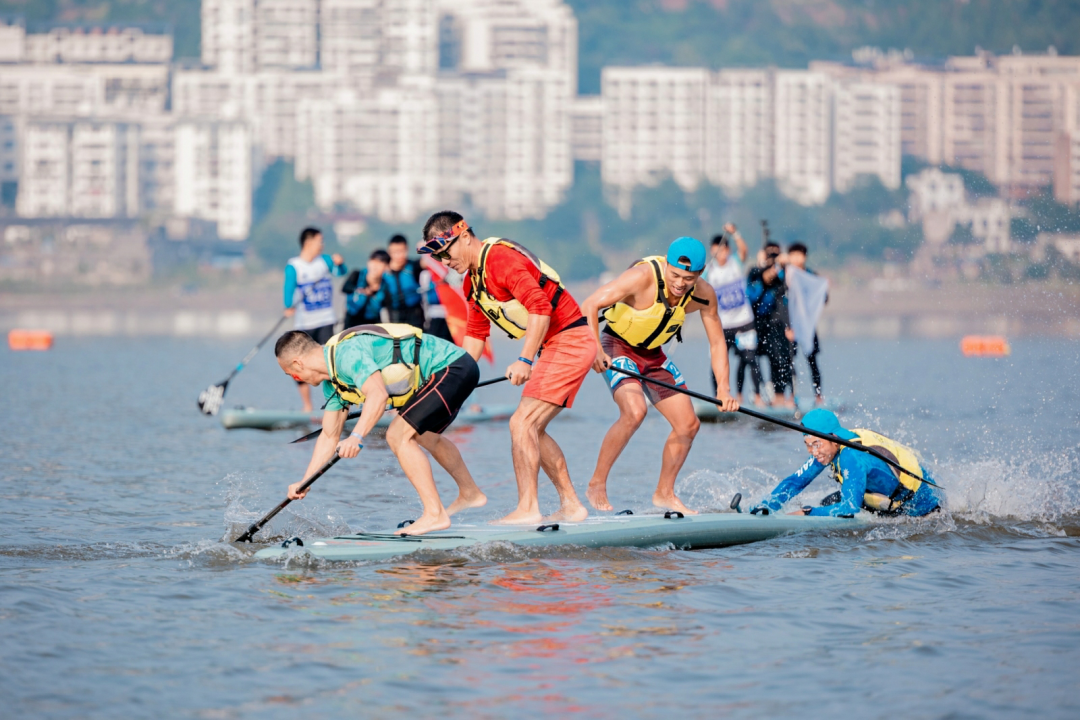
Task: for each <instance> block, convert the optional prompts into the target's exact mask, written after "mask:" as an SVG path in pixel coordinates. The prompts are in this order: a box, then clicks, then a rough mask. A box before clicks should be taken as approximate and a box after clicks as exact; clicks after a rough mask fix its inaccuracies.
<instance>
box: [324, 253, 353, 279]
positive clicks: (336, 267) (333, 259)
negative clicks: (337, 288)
mask: <svg viewBox="0 0 1080 720" xmlns="http://www.w3.org/2000/svg"><path fill="white" fill-rule="evenodd" d="M322 259H323V262H324V263H326V269H327V270H329V271H330V274H331V275H334V276H336V277H341V276H342V275H344V274H345V273H347V272H349V268H347V267H345V258H343V257H341V255H339V254H338V253H334V254H333V255H323V256H322Z"/></svg>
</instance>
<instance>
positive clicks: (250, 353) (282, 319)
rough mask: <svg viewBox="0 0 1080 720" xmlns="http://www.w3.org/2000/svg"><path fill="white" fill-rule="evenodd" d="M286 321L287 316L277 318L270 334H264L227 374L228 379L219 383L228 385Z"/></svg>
mask: <svg viewBox="0 0 1080 720" xmlns="http://www.w3.org/2000/svg"><path fill="white" fill-rule="evenodd" d="M286 319H288V316H287V315H282V316H281V317H279V318H278V321H277V322H276V323H274V327H272V328H270V332H268V333H266V335H264V336H263V339H262V340H260V341H259V344H258V345H256V346H255V347H253V348H251V350H249V351H248V354H247V355H245V356H244V359H243V360H241V361H240V364H239V365H237V366H236V367H235V368H233V371H232V372H231V373H229V377H227V378H225V381H224V382H223V383H221V384H222V385H228V384H229V381H230V380H232V379H233V378H234V377H236V374H237V373H238V372H240V371H241V370H243V369H244V367H245V366H246V365H247V364H248V363H249V362H251V358H253V357H255V354H256V353H258V352H259V351H260V350H262V346H263V345H265V344H266V341H267V340H269V339H270V338H272V337H273V336H274V333H276V332H277V331H278V328H279V327H281V323H283V322H285V320H286Z"/></svg>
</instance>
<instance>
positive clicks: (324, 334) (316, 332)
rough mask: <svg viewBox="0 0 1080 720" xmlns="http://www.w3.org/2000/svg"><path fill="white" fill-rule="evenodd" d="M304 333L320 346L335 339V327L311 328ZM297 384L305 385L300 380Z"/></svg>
mask: <svg viewBox="0 0 1080 720" xmlns="http://www.w3.org/2000/svg"><path fill="white" fill-rule="evenodd" d="M346 327H347V326H346ZM304 332H306V333H307V334H308V335H310V336H311V339H312V340H314V341H315V342H317V343H319V344H320V345H325V344H326V341H327V340H329V339H330V338H332V337H334V326H333V325H323V326H322V327H317V328H309V329H308V330H305V331H304ZM296 384H297V385H303V384H304V383H303V382H302V381H300V380H297V381H296Z"/></svg>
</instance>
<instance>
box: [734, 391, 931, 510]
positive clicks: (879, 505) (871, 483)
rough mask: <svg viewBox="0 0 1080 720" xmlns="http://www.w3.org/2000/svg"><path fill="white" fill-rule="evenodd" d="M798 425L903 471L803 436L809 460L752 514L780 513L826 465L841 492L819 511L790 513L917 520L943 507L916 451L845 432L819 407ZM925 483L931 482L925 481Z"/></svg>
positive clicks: (857, 432) (871, 433)
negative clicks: (859, 447)
mask: <svg viewBox="0 0 1080 720" xmlns="http://www.w3.org/2000/svg"><path fill="white" fill-rule="evenodd" d="M802 425H803V427H805V428H807V429H808V430H813V431H815V432H819V433H823V434H827V435H834V436H836V437H837V438H840V439H841V440H847V441H849V442H853V443H856V444H858V445H862V446H865V447H868V448H872V449H873V450H876V451H877V452H878V453H880V454H881V455H883V456H884V457H887V458H889V460H891V461H893V462H895V463H896V464H897V465H899V466H900V467H902V468H904V470H905V471H906V472H900V471H898V470H896V469H895V468H893V467H892V466H890V465H889V464H887V463H885V462H883V461H882V460H881V459H880V458H877V457H874V456H873V455H871V454H870V453H868V452H864V451H862V450H857V449H855V448H851V447H846V446H844V445H841V444H840V443H835V442H832V441H830V440H824V439H822V438H819V437H815V436H813V435H804V436H803V441H804V442H805V443H806V449H807V450H808V451H809V452H810V459H809V460H807V461H806V464H805V465H803V466H802V467H801V468H799V469H798V470H796V471H795V473H794V474H792V475H789V476H787V477H786V478H784V479H783V480H781V481H780V484H779V485H777V486H776V489H775V490H773V491H772V494H771V495H769V497H767V498H765V499H764V500H762V501H761V502H760V503H759V504H758V505H757V507H755V508H754V509H753V510H751V511H750V512H752V513H754V514H757V513H764V514H766V515H768V514H769V513H770V512H778V511H779V510H780V508H781V507H782V506H783V504H784V503H786V502H787V501H788V500H791V498H793V497H795V496H796V495H798V494H799V493H800V492H802V491H803V490H804V489H805V488H806V486H807V485H809V484H810V482H811V481H812V480H813V479H814V478H816V477H817V476H818V475H819V474H820V473H821V471H822V470H824V469H825V468H826V467H828V468H829V470H830V471H831V473H832V477H833V479H834V480H836V482H838V483H840V490H839V491H838V492H835V493H832V494H831V495H829V496H827V497H826V498H825V499H824V500H822V503H821V507H811V506H809V505H807V506H804V507H803V508H802V509H801V510H797V511H795V512H793V513H791V514H792V515H831V516H834V517H850V516H852V515H854V514H855V513H857V512H859V511H860V510H869V511H870V512H874V513H880V514H882V515H911V516H915V517H920V516H923V515H929V514H930V513H932V512H934V511H935V510H939V509H940V508H941V499H940V498H939V497H938V495H937V493H936V492H935V491H934V488H933V486H932V485H931V484H930V483H933V482H934V478H933V476H931V475H930V471H929V470H927V469H926V468H925V467H923V466H922V464H921V463H920V462H919V457H918V455H917V454H916V453H915V451H914V450H912V449H911V448H909V447H907V446H906V445H902V444H900V443H898V442H896V441H895V440H891V439H889V438H887V437H885V436H884V435H881V434H879V433H876V432H874V431H872V430H860V429H855V430H848V429H846V428H844V427H843V426H842V425H841V424H840V420H839V419H838V418H837V417H836V415H835V414H834V413H832V412H830V411H828V410H825V409H823V408H818V409H816V410H811V411H810V412H808V413H806V415H805V416H804V417H803V420H802ZM923 479H926V480H928V481H929V482H923V481H922V480H923Z"/></svg>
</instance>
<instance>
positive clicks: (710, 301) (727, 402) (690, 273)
mask: <svg viewBox="0 0 1080 720" xmlns="http://www.w3.org/2000/svg"><path fill="white" fill-rule="evenodd" d="M705 257H706V253H705V246H704V245H702V244H701V243H700V242H699V241H697V240H695V239H694V238H691V237H681V238H678V239H677V240H675V242H673V243H671V246H670V247H669V248H668V252H667V256H666V257H664V256H660V255H656V256H651V257H647V258H644V259H642V260H639V261H638V262H636V263H634V264H633V265H632V266H631V267H630V269H629V270H627V271H626V272H624V273H623V274H622V275H620V276H619V277H617V278H615V279H614V280H612V281H611V282H609V283H607V284H606V285H603V286H601V287H600V288H599V289H598V290H597V291H596V292H594V293H593V294H592V295H590V296H589V298H588V299H587V300H585V302H583V303H582V304H581V311H582V313H584V315H585V318H586V319H587V320H588V321H589V326H590V327H591V328H592V332H593V335H594V337H595V338H596V361H595V362H594V363H593V370H595V371H596V372H598V373H604V374H605V375H604V376H605V378H606V379H607V383H608V387H609V388H610V389H611V394H612V397H613V398H614V399H615V404H616V405H618V406H619V419H618V420H616V421H615V424H614V425H612V426H611V429H610V430H608V432H607V435H605V436H604V442H603V444H602V445H601V446H600V456H599V458H598V459H597V461H596V470H594V471H593V476H592V479H591V480H590V481H589V489H588V491H587V492H586V497H587V498H588V499H589V502H590V503H591V504H592V506H593V507H594V508H596V509H597V510H611V509H612V507H611V503H610V502H608V496H607V479H608V474H609V473H610V472H611V468H612V466H613V465H614V464H615V461H616V460H617V459H618V458H619V455H620V454H622V451H623V450H624V449H625V448H626V446H627V444H629V442H630V439H631V438H632V437H633V436H634V433H635V432H636V431H637V429H638V427H640V426H641V423H642V421H643V420H644V419H645V413H646V412H647V411H648V404H647V401H646V398H647V399H648V402H651V403H652V404H653V406H654V407H655V408H656V409H657V410H659V411H660V413H661V414H662V415H663V416H664V417H665V418H666V419H667V421H668V422H669V423H671V434H670V435H668V438H667V442H666V443H665V444H664V453H663V459H662V461H661V466H660V480H659V482H658V483H657V486H656V492H655V493H654V494H653V498H652V500H653V504H654V505H656V506H657V507H661V508H664V509H667V510H677V511H679V512H683V513H692V512H693V511H692V510H689V509H687V507H686V506H685V505H683V503H682V501H681V500H679V498H678V497H676V496H675V478H676V477H677V476H678V474H679V470H680V469H682V466H683V463H684V462H686V457H687V455H689V453H690V446H691V444H692V443H693V442H694V436H695V435H697V431H698V426H699V424H700V423H699V422H698V419H697V415H696V414H695V413H694V406H693V405H692V404H691V402H690V397H689V396H687V395H685V394H683V393H680V392H676V391H675V390H671V389H669V388H665V387H661V386H659V385H654V384H652V383H647V382H644V381H642V380H638V379H637V378H632V377H630V376H628V375H624V374H622V373H620V372H618V371H617V370H615V369H614V368H621V369H624V370H629V371H631V372H634V373H638V374H640V375H643V376H645V377H648V378H652V379H654V380H659V381H661V382H665V383H668V384H670V385H676V386H683V387H685V385H686V383H685V381H684V380H683V376H682V373H681V372H679V368H677V367H675V364H674V363H673V362H671V360H669V359H668V358H667V355H665V354H664V349H663V346H664V344H665V343H667V342H669V341H670V340H672V339H677V340H679V341H680V342H681V341H682V335H681V330H682V326H683V324H684V323H685V321H686V316H687V315H689V314H690V313H694V312H700V313H701V322H702V324H704V326H705V334H706V336H707V337H708V339H709V352H710V355H711V358H712V369H713V374H714V375H716V383H717V390H716V398H717V403H716V404H717V405H718V406H719V407H720V408H721V409H722V410H724V411H726V412H735V411H736V410H738V408H739V404H738V403H737V402H736V401H735V399H734V398H732V397H731V389H730V386H729V372H728V359H727V343H726V342H725V340H724V327H723V325H722V324H721V323H720V314H719V312H718V310H717V302H716V291H715V290H713V289H712V286H710V285H709V283H707V282H705V281H704V280H703V279H702V278H701V273H702V272H703V271H704V270H705ZM601 311H603V313H604V320H605V322H606V324H605V326H604V329H603V331H602V332H601V330H600V321H599V319H598V315H599V314H600V312H601Z"/></svg>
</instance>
